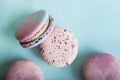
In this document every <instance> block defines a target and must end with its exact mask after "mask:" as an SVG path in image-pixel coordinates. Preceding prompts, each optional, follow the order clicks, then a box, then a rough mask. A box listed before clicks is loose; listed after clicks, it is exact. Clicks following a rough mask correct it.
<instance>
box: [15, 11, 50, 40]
mask: <svg viewBox="0 0 120 80" xmlns="http://www.w3.org/2000/svg"><path fill="white" fill-rule="evenodd" d="M48 18H49V15H48V13H47V12H46V11H44V10H40V11H37V12H34V13H32V14H31V15H29V16H28V17H27V18H26V19H25V21H24V22H23V25H22V26H21V28H20V29H19V30H18V32H17V33H16V38H17V39H18V40H19V41H20V42H24V41H25V40H27V39H29V38H32V37H33V36H34V35H35V34H36V33H37V32H38V31H40V30H41V28H42V27H43V25H44V24H45V22H46V21H47V20H48Z"/></svg>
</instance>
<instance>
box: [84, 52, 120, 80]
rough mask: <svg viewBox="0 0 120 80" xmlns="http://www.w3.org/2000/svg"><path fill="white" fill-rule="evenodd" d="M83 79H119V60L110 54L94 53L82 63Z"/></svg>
mask: <svg viewBox="0 0 120 80" xmlns="http://www.w3.org/2000/svg"><path fill="white" fill-rule="evenodd" d="M82 75H83V80H120V62H119V61H118V60H117V59H116V58H115V57H114V56H113V55H111V54H106V53H105V54H95V55H92V56H90V57H89V58H88V59H87V60H86V61H85V62H84V65H83V69H82Z"/></svg>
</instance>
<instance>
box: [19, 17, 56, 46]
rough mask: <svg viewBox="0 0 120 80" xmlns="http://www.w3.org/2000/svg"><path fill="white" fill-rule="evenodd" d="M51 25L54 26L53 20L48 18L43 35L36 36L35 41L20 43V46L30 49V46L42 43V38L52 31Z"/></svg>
mask: <svg viewBox="0 0 120 80" xmlns="http://www.w3.org/2000/svg"><path fill="white" fill-rule="evenodd" d="M53 25H54V21H53V18H52V17H49V23H48V26H47V29H46V30H45V31H44V33H43V34H42V35H40V36H38V37H37V38H36V39H35V40H32V41H29V42H25V43H22V42H20V44H21V45H22V46H23V47H30V46H32V45H35V44H36V43H38V42H42V41H43V38H44V37H45V36H46V35H48V34H49V33H50V32H51V31H52V30H53Z"/></svg>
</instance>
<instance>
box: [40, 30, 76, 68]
mask: <svg viewBox="0 0 120 80" xmlns="http://www.w3.org/2000/svg"><path fill="white" fill-rule="evenodd" d="M40 51H41V54H42V57H43V58H44V59H45V61H46V62H48V63H49V64H51V65H53V66H56V67H64V66H68V65H70V64H71V63H72V62H73V61H74V59H75V58H76V56H77V53H78V43H77V39H76V37H75V36H74V35H73V34H72V33H70V32H69V31H67V30H66V29H63V28H54V30H53V32H52V33H51V34H50V36H49V37H48V38H47V39H46V40H45V41H44V42H43V43H42V44H41V45H40Z"/></svg>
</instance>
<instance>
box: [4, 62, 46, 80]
mask: <svg viewBox="0 0 120 80" xmlns="http://www.w3.org/2000/svg"><path fill="white" fill-rule="evenodd" d="M6 80H44V74H43V72H42V70H41V69H40V68H39V66H38V65H37V64H35V63H34V62H32V61H27V60H21V61H17V62H15V63H14V64H13V65H11V67H10V68H9V70H8V72H7V73H6Z"/></svg>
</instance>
